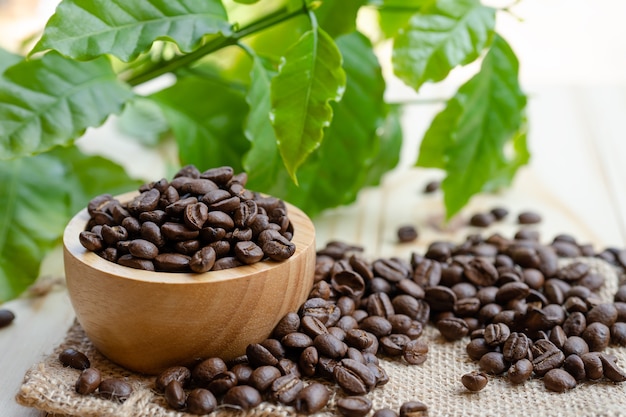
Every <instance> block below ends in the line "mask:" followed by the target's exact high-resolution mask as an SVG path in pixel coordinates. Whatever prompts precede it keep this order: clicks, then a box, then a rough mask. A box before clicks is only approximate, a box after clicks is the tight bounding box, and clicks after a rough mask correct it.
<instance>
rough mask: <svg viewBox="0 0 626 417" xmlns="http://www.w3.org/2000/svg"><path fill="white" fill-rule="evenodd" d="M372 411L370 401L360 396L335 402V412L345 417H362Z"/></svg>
mask: <svg viewBox="0 0 626 417" xmlns="http://www.w3.org/2000/svg"><path fill="white" fill-rule="evenodd" d="M371 409H372V401H371V400H370V399H369V398H367V397H363V396H360V395H355V396H349V397H345V398H340V399H339V400H337V410H338V411H339V412H340V413H341V415H342V416H345V417H364V416H365V415H367V414H368V413H369V412H370V410H371Z"/></svg>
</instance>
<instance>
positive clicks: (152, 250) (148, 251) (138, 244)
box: [128, 239, 159, 259]
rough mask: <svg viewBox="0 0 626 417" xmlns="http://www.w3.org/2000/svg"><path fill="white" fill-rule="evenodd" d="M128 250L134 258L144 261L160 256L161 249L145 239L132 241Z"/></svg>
mask: <svg viewBox="0 0 626 417" xmlns="http://www.w3.org/2000/svg"><path fill="white" fill-rule="evenodd" d="M128 250H129V252H130V254H131V255H132V256H134V257H136V258H142V259H154V258H156V256H157V255H158V254H159V248H158V247H157V246H156V245H155V244H154V243H152V242H150V241H147V240H145V239H135V240H131V241H130V243H129V245H128Z"/></svg>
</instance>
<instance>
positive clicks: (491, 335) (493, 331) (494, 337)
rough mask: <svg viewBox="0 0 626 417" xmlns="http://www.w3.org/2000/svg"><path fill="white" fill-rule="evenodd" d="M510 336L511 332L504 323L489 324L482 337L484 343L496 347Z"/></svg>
mask: <svg viewBox="0 0 626 417" xmlns="http://www.w3.org/2000/svg"><path fill="white" fill-rule="evenodd" d="M510 335H511V330H510V329H509V327H508V326H507V325H506V324H504V323H491V324H488V325H487V326H486V327H485V333H484V335H483V337H484V338H485V342H486V343H487V344H488V345H491V346H497V345H500V344H502V343H504V342H506V341H507V339H508V338H509V336H510Z"/></svg>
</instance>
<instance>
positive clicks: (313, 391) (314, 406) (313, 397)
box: [294, 382, 330, 414]
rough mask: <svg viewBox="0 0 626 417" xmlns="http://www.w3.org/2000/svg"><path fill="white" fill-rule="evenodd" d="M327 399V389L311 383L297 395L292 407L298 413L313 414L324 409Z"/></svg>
mask: <svg viewBox="0 0 626 417" xmlns="http://www.w3.org/2000/svg"><path fill="white" fill-rule="evenodd" d="M329 399H330V391H329V390H328V388H326V386H324V385H323V384H320V383H319V382H313V383H311V384H309V385H307V386H306V387H304V388H303V389H302V390H301V391H300V392H299V393H298V395H297V397H296V400H295V403H294V407H295V409H296V411H297V412H299V413H303V414H313V413H317V412H318V411H320V410H321V409H322V408H324V407H325V406H326V404H327V403H328V400H329Z"/></svg>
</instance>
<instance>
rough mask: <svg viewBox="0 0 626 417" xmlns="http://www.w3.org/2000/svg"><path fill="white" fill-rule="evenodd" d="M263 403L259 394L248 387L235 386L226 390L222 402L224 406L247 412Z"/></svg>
mask: <svg viewBox="0 0 626 417" xmlns="http://www.w3.org/2000/svg"><path fill="white" fill-rule="evenodd" d="M261 401H263V399H262V397H261V394H260V393H259V391H257V390H256V389H255V388H253V387H251V386H249V385H237V386H236V387H232V388H231V389H229V390H228V392H227V393H226V394H225V395H224V398H223V400H222V402H223V403H224V405H229V406H234V407H236V408H238V409H241V410H244V411H247V410H250V409H251V408H254V407H256V406H257V405H259V404H261Z"/></svg>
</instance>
